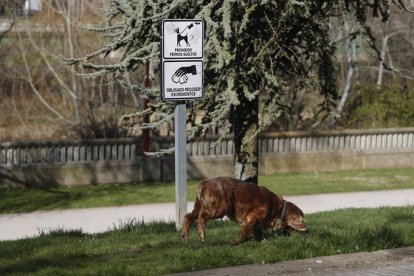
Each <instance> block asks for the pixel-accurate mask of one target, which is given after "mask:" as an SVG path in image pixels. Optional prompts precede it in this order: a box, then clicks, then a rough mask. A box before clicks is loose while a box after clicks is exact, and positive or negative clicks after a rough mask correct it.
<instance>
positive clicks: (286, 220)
mask: <svg viewBox="0 0 414 276" xmlns="http://www.w3.org/2000/svg"><path fill="white" fill-rule="evenodd" d="M282 204H283V207H282V208H281V209H280V210H281V211H280V212H279V214H278V215H277V216H276V217H274V218H273V219H272V222H271V227H272V228H273V230H278V231H283V232H285V233H287V234H293V233H294V232H296V231H299V232H305V231H306V230H307V227H306V224H305V220H304V219H303V217H304V214H303V212H302V210H301V209H300V208H299V207H298V206H296V205H295V204H293V203H292V202H289V201H284V202H283V203H282Z"/></svg>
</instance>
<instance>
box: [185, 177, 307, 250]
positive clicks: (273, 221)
mask: <svg viewBox="0 0 414 276" xmlns="http://www.w3.org/2000/svg"><path fill="white" fill-rule="evenodd" d="M224 216H227V217H229V218H230V219H231V220H235V221H237V222H238V223H239V224H240V235H239V236H238V237H237V238H235V239H234V240H232V241H230V244H232V245H236V244H239V243H242V242H244V241H246V240H247V239H249V238H250V236H251V235H252V234H254V236H255V237H256V238H257V239H263V237H264V235H265V234H266V233H267V232H269V231H273V230H280V231H283V232H284V233H287V234H292V233H293V232H295V231H302V232H303V231H306V225H305V222H304V220H303V216H304V215H303V212H302V210H300V209H299V208H298V207H297V206H296V205H295V204H293V203H291V202H289V201H286V200H284V199H283V198H282V197H281V196H278V195H276V194H274V193H272V192H271V191H269V190H268V189H267V188H265V187H259V186H256V185H254V184H250V183H246V182H244V181H240V180H237V179H234V178H230V177H214V178H210V179H207V180H204V181H202V182H200V183H199V184H198V185H197V198H196V201H195V203H194V210H193V211H192V212H191V213H188V214H187V215H186V216H185V218H184V225H183V229H182V232H181V238H182V240H183V241H187V239H188V233H189V230H190V225H191V223H193V222H194V221H196V220H198V235H199V237H200V240H201V241H204V239H205V231H204V227H205V224H206V223H207V221H208V220H209V219H217V218H222V217H224Z"/></svg>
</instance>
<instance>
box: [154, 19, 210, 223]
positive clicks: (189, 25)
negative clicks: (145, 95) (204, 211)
mask: <svg viewBox="0 0 414 276" xmlns="http://www.w3.org/2000/svg"><path fill="white" fill-rule="evenodd" d="M203 51H204V21H203V20H196V19H165V20H163V21H162V30H161V67H162V70H161V94H162V98H163V100H165V101H176V106H175V111H174V115H175V120H174V128H175V200H176V211H175V215H176V216H175V218H176V219H175V225H176V227H177V229H180V228H181V227H182V225H183V222H184V216H185V214H186V213H187V125H186V122H187V112H186V104H185V101H186V100H194V99H199V98H201V97H202V96H203V57H204V52H203Z"/></svg>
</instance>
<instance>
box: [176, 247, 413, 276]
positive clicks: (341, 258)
mask: <svg viewBox="0 0 414 276" xmlns="http://www.w3.org/2000/svg"><path fill="white" fill-rule="evenodd" d="M172 275H175V276H190V275H191V276H194V275H200V276H211V275H226V276H227V275H228V276H232V275H237V276H251V275H278V276H279V275H353V276H355V275H357V276H358V275H361V276H366V275H395V276H397V275H398V276H406V275H414V246H412V247H406V248H398V249H389V250H380V251H374V252H362V253H354V254H342V255H335V256H326V257H317V258H311V259H304V260H293V261H286V262H279V263H274V264H256V265H243V266H236V267H226V268H218V269H211V270H204V271H192V272H185V273H177V274H172Z"/></svg>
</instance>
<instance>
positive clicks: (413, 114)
mask: <svg viewBox="0 0 414 276" xmlns="http://www.w3.org/2000/svg"><path fill="white" fill-rule="evenodd" d="M412 87H413V86H412V85H408V86H407V85H404V86H402V85H401V84H399V83H395V82H394V83H391V84H388V85H385V86H383V87H382V88H379V89H378V88H377V87H376V86H375V85H363V86H361V87H359V88H358V89H357V90H356V91H355V93H353V95H351V97H350V99H349V101H348V103H347V105H346V106H345V110H344V114H343V116H342V118H341V121H340V122H339V125H340V126H342V127H347V128H387V127H408V126H412V125H413V122H414V89H413V88H412Z"/></svg>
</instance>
